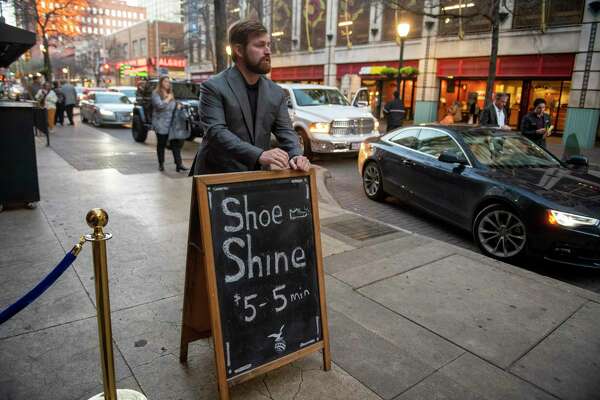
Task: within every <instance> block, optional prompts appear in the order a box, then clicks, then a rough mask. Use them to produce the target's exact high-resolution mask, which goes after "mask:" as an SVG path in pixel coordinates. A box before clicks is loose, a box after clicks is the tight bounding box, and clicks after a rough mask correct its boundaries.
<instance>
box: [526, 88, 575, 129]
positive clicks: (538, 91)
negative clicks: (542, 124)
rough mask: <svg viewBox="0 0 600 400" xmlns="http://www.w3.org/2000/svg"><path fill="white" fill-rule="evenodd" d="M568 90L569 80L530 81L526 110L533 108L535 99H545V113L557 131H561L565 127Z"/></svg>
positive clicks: (569, 89)
mask: <svg viewBox="0 0 600 400" xmlns="http://www.w3.org/2000/svg"><path fill="white" fill-rule="evenodd" d="M570 91H571V82H570V81H531V89H530V90H529V97H528V102H527V112H529V111H532V110H533V102H534V101H535V99H538V98H541V99H544V100H546V113H548V114H549V115H550V123H551V124H552V125H554V127H555V129H556V130H557V131H559V132H562V131H563V130H564V128H565V122H566V117H567V105H568V104H569V93H570Z"/></svg>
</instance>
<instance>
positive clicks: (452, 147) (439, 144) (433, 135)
mask: <svg viewBox="0 0 600 400" xmlns="http://www.w3.org/2000/svg"><path fill="white" fill-rule="evenodd" d="M446 150H448V151H451V152H454V153H456V154H461V155H464V154H463V153H462V150H461V149H460V147H458V145H457V144H456V142H455V141H454V140H453V139H452V138H451V137H450V135H448V134H447V133H445V132H441V131H436V130H433V129H421V132H420V133H419V140H418V144H417V151H420V152H421V153H425V154H429V155H430V156H434V157H435V158H438V157H439V156H440V154H442V152H443V151H446Z"/></svg>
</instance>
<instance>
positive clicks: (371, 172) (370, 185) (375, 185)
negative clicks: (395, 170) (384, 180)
mask: <svg viewBox="0 0 600 400" xmlns="http://www.w3.org/2000/svg"><path fill="white" fill-rule="evenodd" d="M363 186H364V188H365V192H366V193H367V195H368V196H369V197H375V196H377V193H378V192H379V188H380V187H381V175H380V174H379V168H377V165H376V164H374V163H371V164H369V165H367V166H366V168H365V172H364V173H363Z"/></svg>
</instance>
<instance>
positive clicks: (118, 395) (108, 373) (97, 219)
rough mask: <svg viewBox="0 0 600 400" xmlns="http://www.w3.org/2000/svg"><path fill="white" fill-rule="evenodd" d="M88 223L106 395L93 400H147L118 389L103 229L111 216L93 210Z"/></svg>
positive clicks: (107, 237)
mask: <svg viewBox="0 0 600 400" xmlns="http://www.w3.org/2000/svg"><path fill="white" fill-rule="evenodd" d="M85 220H86V222H87V224H88V225H89V227H90V228H93V229H94V232H93V233H91V234H89V235H85V240H86V241H88V242H92V253H93V256H94V276H95V282H96V309H97V317H98V338H99V342H100V362H101V365H102V378H103V382H104V392H103V393H100V394H97V395H96V396H94V397H92V398H91V399H90V400H100V399H104V400H146V397H145V396H144V395H143V394H141V393H139V392H136V391H134V390H129V389H121V390H117V384H116V378H115V359H114V355H113V345H112V326H111V321H110V298H109V293H108V259H107V257H106V241H107V240H109V239H110V238H111V237H112V235H111V234H110V233H105V232H104V227H105V226H106V224H108V214H107V213H106V211H104V210H103V209H101V208H94V209H92V210H90V211H89V212H88V213H87V215H86V217H85Z"/></svg>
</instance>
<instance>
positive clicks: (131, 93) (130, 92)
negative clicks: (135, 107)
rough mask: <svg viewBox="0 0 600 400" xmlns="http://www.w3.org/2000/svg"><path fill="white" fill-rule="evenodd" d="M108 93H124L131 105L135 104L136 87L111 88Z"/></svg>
mask: <svg viewBox="0 0 600 400" xmlns="http://www.w3.org/2000/svg"><path fill="white" fill-rule="evenodd" d="M108 91H109V92H120V93H123V94H124V95H125V96H127V98H128V99H129V101H130V102H131V104H134V103H135V93H136V91H137V88H136V87H135V86H111V87H109V88H108Z"/></svg>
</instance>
